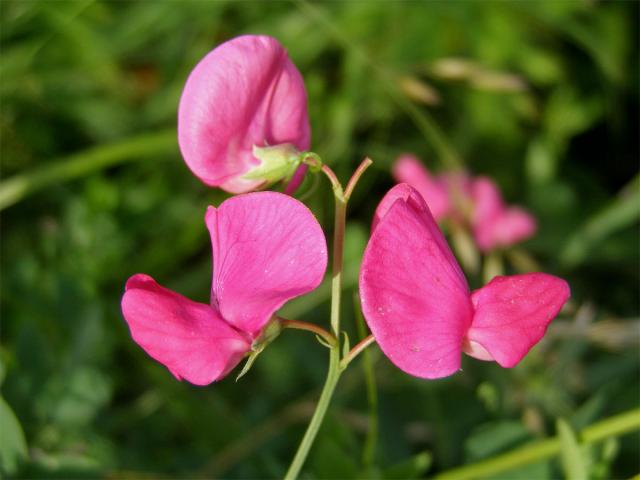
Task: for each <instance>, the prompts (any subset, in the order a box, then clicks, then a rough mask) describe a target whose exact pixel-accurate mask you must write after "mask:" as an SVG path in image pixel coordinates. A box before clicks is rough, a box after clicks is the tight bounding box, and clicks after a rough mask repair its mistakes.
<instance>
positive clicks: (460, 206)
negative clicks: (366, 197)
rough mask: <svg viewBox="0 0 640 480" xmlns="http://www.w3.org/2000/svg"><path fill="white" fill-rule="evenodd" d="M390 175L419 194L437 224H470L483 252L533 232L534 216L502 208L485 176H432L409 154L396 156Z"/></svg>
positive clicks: (448, 173) (498, 194)
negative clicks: (450, 221) (454, 222)
mask: <svg viewBox="0 0 640 480" xmlns="http://www.w3.org/2000/svg"><path fill="white" fill-rule="evenodd" d="M392 174H393V177H394V178H395V179H396V180H397V181H398V182H400V183H408V184H409V185H411V186H412V187H413V188H415V189H416V190H417V191H418V192H419V193H420V194H421V195H422V197H423V198H424V200H425V201H426V202H427V205H428V206H429V210H431V213H432V215H433V218H434V219H435V220H436V221H437V222H440V221H441V220H443V219H445V218H450V219H453V220H454V221H456V222H460V223H465V224H468V225H470V228H471V230H473V236H474V238H475V241H476V244H477V245H478V248H480V250H482V251H484V252H488V251H490V250H493V249H495V248H500V247H508V246H511V245H514V244H516V243H519V242H521V241H523V240H526V239H528V238H530V237H531V236H532V235H533V234H534V233H535V231H536V221H535V219H534V218H533V216H531V214H529V213H528V212H526V211H525V210H523V209H522V208H519V207H508V206H507V205H505V203H504V201H503V199H502V196H501V195H500V190H499V189H498V187H497V185H496V184H495V183H494V182H493V181H492V180H490V179H489V178H487V177H476V178H472V177H471V176H470V175H468V174H467V173H466V172H445V173H443V174H441V175H436V176H434V175H431V174H430V173H429V171H428V170H427V169H426V167H425V166H424V165H423V164H422V162H420V160H418V159H417V158H416V157H414V156H413V155H409V154H404V155H401V156H400V157H398V159H397V160H396V161H395V163H394V165H393V168H392Z"/></svg>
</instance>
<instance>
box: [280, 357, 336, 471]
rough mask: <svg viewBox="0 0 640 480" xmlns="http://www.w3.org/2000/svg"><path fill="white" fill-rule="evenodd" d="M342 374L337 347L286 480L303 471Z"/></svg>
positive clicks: (330, 358) (330, 359)
mask: <svg viewBox="0 0 640 480" xmlns="http://www.w3.org/2000/svg"><path fill="white" fill-rule="evenodd" d="M340 373H341V371H340V351H339V349H338V347H337V346H334V347H332V348H331V350H330V353H329V372H328V373H327V379H326V380H325V382H324V387H322V393H321V394H320V399H319V400H318V404H317V405H316V410H315V412H313V416H312V417H311V421H310V422H309V425H308V426H307V431H306V432H305V433H304V437H302V441H301V442H300V445H299V446H298V451H297V452H296V455H295V457H293V460H292V461H291V465H290V466H289V470H288V471H287V474H286V475H285V477H284V478H285V480H293V479H295V478H298V475H299V474H300V470H301V469H302V466H303V465H304V462H305V460H306V459H307V455H308V454H309V450H310V449H311V445H313V442H314V440H315V439H316V435H317V434H318V430H320V425H322V421H323V420H324V416H325V414H326V413H327V409H328V408H329V403H330V402H331V397H332V396H333V392H334V390H335V389H336V385H337V384H338V380H339V379H340Z"/></svg>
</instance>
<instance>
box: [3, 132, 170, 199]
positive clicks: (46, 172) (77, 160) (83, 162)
mask: <svg viewBox="0 0 640 480" xmlns="http://www.w3.org/2000/svg"><path fill="white" fill-rule="evenodd" d="M177 146H178V142H177V139H176V132H175V129H171V130H165V131H161V132H157V133H152V134H146V135H141V136H139V137H135V138H130V139H127V140H124V141H121V142H117V143H112V144H109V145H100V146H98V147H95V148H91V149H89V150H86V151H84V152H80V153H77V154H75V155H71V156H69V157H66V158H62V159H60V160H57V161H53V162H52V163H50V164H48V165H45V166H43V167H40V168H36V169H33V170H30V171H28V172H25V173H21V174H18V175H14V176H13V177H11V178H9V179H7V180H4V181H3V182H0V210H3V209H5V208H7V207H10V206H11V205H14V204H16V203H18V202H19V201H21V200H23V199H24V198H25V197H27V196H28V195H30V194H32V193H35V192H37V191H38V190H41V189H43V188H45V187H47V186H49V185H52V184H54V183H59V182H63V181H67V180H72V179H74V178H77V177H81V176H83V175H86V174H89V173H93V172H95V171H98V170H102V169H104V168H107V167H111V166H113V165H117V164H119V163H124V162H127V161H131V160H138V159H141V158H148V157H151V156H159V155H162V154H165V153H167V152H168V153H173V151H176V152H177Z"/></svg>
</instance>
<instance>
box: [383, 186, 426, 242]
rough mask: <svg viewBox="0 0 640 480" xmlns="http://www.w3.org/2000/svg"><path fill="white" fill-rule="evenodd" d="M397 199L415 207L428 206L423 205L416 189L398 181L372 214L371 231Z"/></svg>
mask: <svg viewBox="0 0 640 480" xmlns="http://www.w3.org/2000/svg"><path fill="white" fill-rule="evenodd" d="M398 199H401V200H403V201H405V202H409V201H410V202H411V203H412V205H413V206H414V207H415V208H417V209H420V208H428V207H426V206H425V203H424V201H421V199H422V200H423V197H421V196H420V194H419V193H418V191H417V190H416V189H415V188H413V187H412V186H411V185H409V184H407V183H399V184H398V185H396V186H395V187H393V188H392V189H391V190H389V191H388V192H387V194H386V195H385V196H384V197H383V198H382V201H381V202H380V203H379V204H378V207H377V208H376V211H375V213H374V214H373V221H372V222H371V231H373V230H375V228H376V226H377V225H378V223H379V222H380V220H381V219H383V218H384V217H385V215H386V214H387V213H388V212H389V210H390V209H391V207H393V205H394V204H395V203H396V201H397V200H398Z"/></svg>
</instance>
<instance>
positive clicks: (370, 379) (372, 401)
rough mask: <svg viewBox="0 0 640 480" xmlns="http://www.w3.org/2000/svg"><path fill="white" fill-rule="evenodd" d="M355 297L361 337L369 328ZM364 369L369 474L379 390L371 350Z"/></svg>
mask: <svg viewBox="0 0 640 480" xmlns="http://www.w3.org/2000/svg"><path fill="white" fill-rule="evenodd" d="M353 298H354V301H353V304H354V307H355V308H354V310H355V316H356V326H357V328H358V334H359V335H360V337H364V336H365V335H366V332H367V329H366V326H365V321H364V318H363V317H362V311H361V309H360V302H359V300H358V295H357V294H354V295H353ZM362 371H363V373H364V380H365V384H366V386H367V402H368V403H369V429H368V430H367V434H366V437H365V440H364V448H363V449H362V465H363V467H364V469H365V474H368V473H370V469H371V466H372V465H373V459H374V457H375V454H376V444H377V442H378V390H377V388H376V375H375V372H374V370H373V360H372V358H371V352H370V351H369V350H366V349H365V350H364V352H363V358H362Z"/></svg>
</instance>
